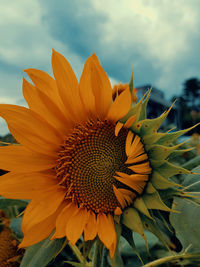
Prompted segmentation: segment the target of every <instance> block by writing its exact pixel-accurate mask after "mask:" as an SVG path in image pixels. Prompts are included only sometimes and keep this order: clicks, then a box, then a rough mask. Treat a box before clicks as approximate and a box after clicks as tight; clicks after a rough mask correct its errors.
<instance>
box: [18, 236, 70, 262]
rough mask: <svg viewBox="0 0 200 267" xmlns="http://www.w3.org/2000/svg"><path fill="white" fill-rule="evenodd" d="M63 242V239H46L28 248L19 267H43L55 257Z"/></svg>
mask: <svg viewBox="0 0 200 267" xmlns="http://www.w3.org/2000/svg"><path fill="white" fill-rule="evenodd" d="M64 242H65V238H61V239H55V240H50V239H49V238H47V239H45V240H43V241H41V242H39V243H37V244H35V245H33V246H31V247H29V248H28V249H27V250H26V252H25V254H24V257H23V259H22V262H21V264H20V267H38V266H39V267H45V266H46V265H47V264H48V263H49V262H50V261H51V260H52V259H53V258H55V257H56V256H57V254H58V253H59V252H60V250H61V248H62V247H63V245H64Z"/></svg>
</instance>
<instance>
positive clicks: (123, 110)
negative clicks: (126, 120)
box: [107, 89, 131, 122]
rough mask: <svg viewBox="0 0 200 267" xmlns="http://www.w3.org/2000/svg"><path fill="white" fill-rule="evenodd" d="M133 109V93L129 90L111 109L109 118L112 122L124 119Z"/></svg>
mask: <svg viewBox="0 0 200 267" xmlns="http://www.w3.org/2000/svg"><path fill="white" fill-rule="evenodd" d="M130 107H131V93H130V90H129V89H126V90H125V91H124V92H122V93H121V94H120V95H119V96H118V97H117V98H116V99H115V101H114V102H113V104H112V106H111V107H110V109H109V111H108V114H107V118H108V119H109V120H111V121H114V122H116V121H118V120H119V119H121V118H122V117H124V116H125V115H126V114H127V113H128V111H129V109H130Z"/></svg>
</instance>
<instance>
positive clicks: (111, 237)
mask: <svg viewBox="0 0 200 267" xmlns="http://www.w3.org/2000/svg"><path fill="white" fill-rule="evenodd" d="M97 223H98V236H99V239H100V240H101V241H102V243H103V244H104V245H105V247H106V248H107V249H109V250H110V256H111V257H113V256H114V252H115V247H116V242H117V237H116V232H115V226H114V222H113V217H112V216H111V215H110V214H107V215H105V214H104V213H102V214H101V213H99V214H98V215H97Z"/></svg>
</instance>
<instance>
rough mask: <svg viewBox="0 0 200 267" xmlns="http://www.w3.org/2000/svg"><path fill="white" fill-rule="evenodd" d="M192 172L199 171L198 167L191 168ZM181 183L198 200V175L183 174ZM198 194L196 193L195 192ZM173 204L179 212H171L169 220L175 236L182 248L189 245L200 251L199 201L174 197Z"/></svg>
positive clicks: (199, 181)
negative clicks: (183, 177)
mask: <svg viewBox="0 0 200 267" xmlns="http://www.w3.org/2000/svg"><path fill="white" fill-rule="evenodd" d="M193 172H200V167H197V168H195V169H193ZM183 185H184V186H186V191H189V192H190V193H191V194H194V196H196V197H197V200H200V199H199V198H200V193H199V192H200V175H197V174H190V175H188V176H185V179H184V181H183ZM197 192H198V193H199V194H196V193H197ZM173 206H174V208H175V209H176V210H178V211H180V214H175V213H171V214H170V221H171V224H172V226H173V227H174V229H175V232H176V236H177V237H178V239H179V240H180V242H181V244H182V247H183V250H184V249H186V248H188V246H190V251H192V252H199V251H200V242H199V240H200V231H199V229H200V201H199V204H198V203H195V202H194V201H191V199H182V198H179V197H175V198H174V203H173Z"/></svg>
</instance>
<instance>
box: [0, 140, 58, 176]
mask: <svg viewBox="0 0 200 267" xmlns="http://www.w3.org/2000/svg"><path fill="white" fill-rule="evenodd" d="M55 156H56V155H52V156H51V155H50V156H48V155H44V154H39V153H35V152H33V151H31V150H28V149H27V148H25V147H23V146H20V145H9V146H2V147H0V169H2V170H7V171H14V172H37V171H41V170H46V169H50V168H52V167H54V166H55V164H56V157H55Z"/></svg>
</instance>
